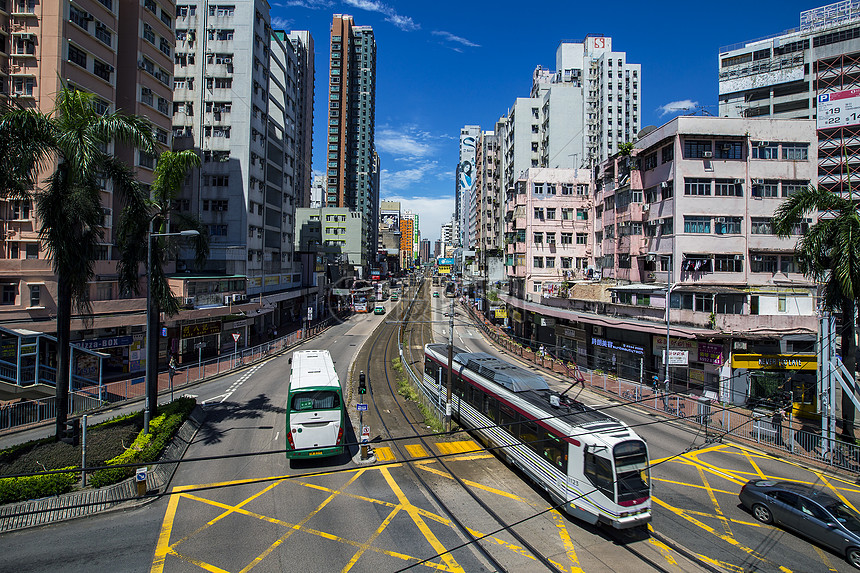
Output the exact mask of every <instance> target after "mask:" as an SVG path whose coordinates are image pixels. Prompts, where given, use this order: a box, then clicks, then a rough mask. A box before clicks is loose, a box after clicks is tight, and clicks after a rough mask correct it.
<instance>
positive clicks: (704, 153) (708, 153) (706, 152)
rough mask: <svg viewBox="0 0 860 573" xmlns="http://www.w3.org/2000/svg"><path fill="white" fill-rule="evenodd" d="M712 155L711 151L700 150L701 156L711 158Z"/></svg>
mask: <svg viewBox="0 0 860 573" xmlns="http://www.w3.org/2000/svg"><path fill="white" fill-rule="evenodd" d="M713 156H714V152H713V151H703V152H702V157H704V158H705V159H708V158H711V157H713Z"/></svg>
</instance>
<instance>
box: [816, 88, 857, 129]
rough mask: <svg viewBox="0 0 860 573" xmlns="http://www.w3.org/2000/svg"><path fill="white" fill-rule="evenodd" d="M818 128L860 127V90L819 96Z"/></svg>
mask: <svg viewBox="0 0 860 573" xmlns="http://www.w3.org/2000/svg"><path fill="white" fill-rule="evenodd" d="M816 117H817V126H816V127H817V128H818V129H828V128H831V127H847V126H849V125H860V89H855V90H845V91H841V92H835V93H830V94H818V112H817V114H816Z"/></svg>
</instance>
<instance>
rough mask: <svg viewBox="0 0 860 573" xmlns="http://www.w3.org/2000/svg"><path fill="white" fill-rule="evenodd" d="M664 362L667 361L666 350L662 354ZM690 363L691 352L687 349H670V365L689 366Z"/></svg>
mask: <svg viewBox="0 0 860 573" xmlns="http://www.w3.org/2000/svg"><path fill="white" fill-rule="evenodd" d="M661 360H663V364H665V363H666V351H665V350H664V351H663V353H662V354H661ZM689 363H690V360H689V353H688V352H687V351H686V350H670V351H669V366H687V365H688V364H689Z"/></svg>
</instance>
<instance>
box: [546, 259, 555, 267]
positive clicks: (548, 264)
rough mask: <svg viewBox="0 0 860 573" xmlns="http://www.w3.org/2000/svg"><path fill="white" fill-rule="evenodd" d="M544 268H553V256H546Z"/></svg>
mask: <svg viewBox="0 0 860 573" xmlns="http://www.w3.org/2000/svg"><path fill="white" fill-rule="evenodd" d="M546 268H548V269H554V268H555V257H547V258H546Z"/></svg>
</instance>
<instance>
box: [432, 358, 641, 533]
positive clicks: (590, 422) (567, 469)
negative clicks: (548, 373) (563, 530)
mask: <svg viewBox="0 0 860 573" xmlns="http://www.w3.org/2000/svg"><path fill="white" fill-rule="evenodd" d="M447 370H448V352H447V346H446V345H445V344H427V345H426V346H425V347H424V379H423V384H424V387H425V390H426V391H427V392H428V393H429V394H431V395H435V396H436V397H437V399H439V400H440V403H441V402H444V400H445V394H446V392H447V376H446V374H447ZM453 373H454V378H453V382H452V416H453V417H454V418H455V419H457V420H458V421H459V422H460V424H461V425H462V426H463V427H464V428H467V429H470V430H472V432H473V433H475V434H477V435H478V436H479V437H480V439H481V441H483V442H484V443H485V444H486V445H487V447H489V448H493V449H494V451H496V452H497V454H498V455H499V456H501V457H502V458H504V459H505V460H506V461H507V462H508V463H509V464H511V465H513V466H516V467H518V468H520V469H521V470H522V471H523V472H524V473H525V474H526V475H527V476H528V477H529V479H531V480H532V481H533V482H534V483H535V484H537V485H538V486H539V487H541V488H542V489H544V490H545V491H546V492H547V493H548V494H549V495H550V497H551V498H552V499H553V500H554V501H555V502H556V503H558V504H563V505H564V510H565V511H566V512H567V513H568V514H570V515H572V516H573V517H576V518H578V519H582V520H583V521H586V522H588V523H591V524H597V523H604V524H607V525H610V526H611V527H613V528H615V529H628V528H632V527H638V526H642V525H645V524H647V523H648V522H649V521H651V489H650V485H649V484H650V477H649V460H648V446H647V445H646V444H645V442H644V441H643V440H642V439H641V438H640V437H639V436H638V435H637V434H636V433H635V432H634V431H633V430H631V429H630V428H629V427H628V426H627V425H626V424H625V423H624V422H621V421H620V420H617V419H615V418H613V417H612V416H610V415H608V414H606V413H604V412H601V411H598V410H595V409H594V408H590V407H588V406H586V405H584V404H582V403H580V402H578V401H575V400H573V399H571V398H569V397H567V396H563V395H560V394H559V393H557V392H553V391H551V390H550V389H549V387H548V386H547V383H546V381H545V380H544V379H543V377H542V376H540V375H539V374H535V373H534V372H530V371H529V370H526V369H525V368H521V367H519V366H516V365H514V364H511V363H509V362H505V361H504V360H501V359H500V358H496V357H495V356H491V355H490V354H487V353H484V352H465V351H463V350H460V349H458V348H456V347H455V348H454V358H453Z"/></svg>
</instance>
